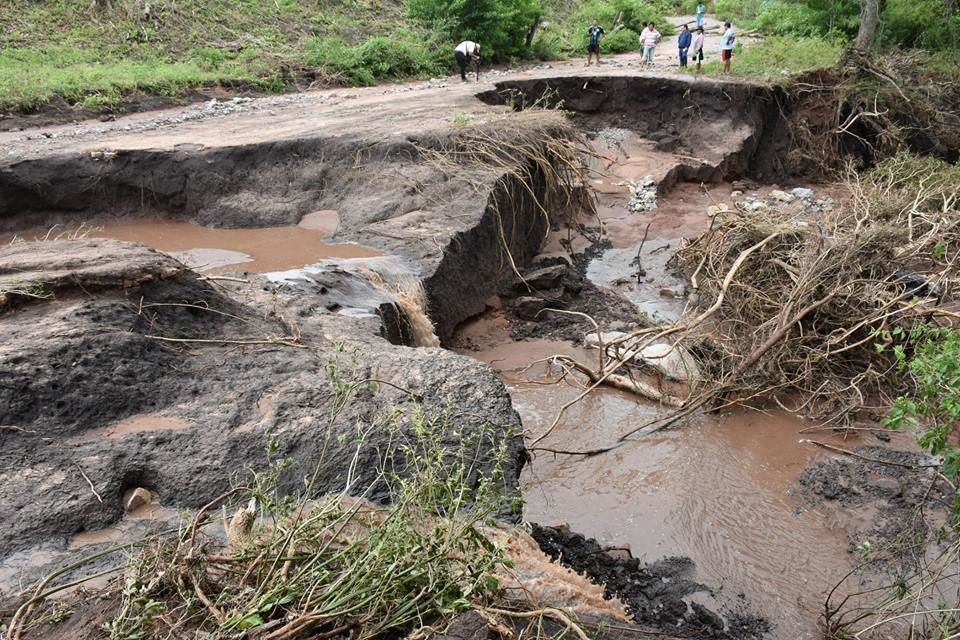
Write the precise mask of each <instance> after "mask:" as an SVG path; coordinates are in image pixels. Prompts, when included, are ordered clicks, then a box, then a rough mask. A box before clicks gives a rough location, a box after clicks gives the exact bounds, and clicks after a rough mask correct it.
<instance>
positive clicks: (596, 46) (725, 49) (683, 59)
mask: <svg viewBox="0 0 960 640" xmlns="http://www.w3.org/2000/svg"><path fill="white" fill-rule="evenodd" d="M706 15H707V7H706V5H704V4H703V2H702V1H701V2H699V3H697V9H696V13H695V18H696V21H697V26H696V28H695V29H694V30H693V31H690V28H689V27H688V26H687V24H682V25H680V35H679V36H678V37H677V47H678V48H679V58H680V67H681V68H684V67H686V66H687V63H688V61H689V59H690V58H693V61H694V62H695V63H696V65H697V71H700V65H701V64H702V63H703V58H704V55H703V45H704V40H705V34H704V30H703V24H704V21H705V19H706ZM605 34H606V32H605V31H604V30H603V27H601V26H600V23H599V22H597V21H596V20H593V21H591V22H590V27H589V28H588V29H587V66H590V64H591V63H592V62H593V59H594V57H596V59H597V64H600V42H601V41H602V40H603V36H604V35H605ZM662 37H663V36H662V34H661V33H660V32H659V31H657V25H656V24H655V23H653V22H645V23H644V24H643V31H641V32H640V47H641V48H642V49H643V60H642V61H641V63H640V64H641V65H642V66H648V65H651V64H653V53H654V50H655V49H656V48H657V44H659V42H660V39H661V38H662ZM735 40H736V33H735V32H734V30H733V26H732V25H731V24H730V23H729V22H724V23H723V35H721V36H720V60H721V61H722V62H723V73H730V62H731V61H732V60H733V44H734V42H735ZM454 57H455V58H456V60H457V66H458V67H459V68H460V79H461V80H463V81H464V82H466V81H467V68H468V67H469V66H470V64H471V63H476V64H479V62H480V45H479V44H477V43H476V42H473V41H471V40H464V41H463V42H461V43H460V44H458V45H457V47H456V49H454ZM478 69H479V67H478ZM478 76H479V71H478Z"/></svg>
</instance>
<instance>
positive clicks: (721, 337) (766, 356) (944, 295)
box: [531, 154, 960, 453]
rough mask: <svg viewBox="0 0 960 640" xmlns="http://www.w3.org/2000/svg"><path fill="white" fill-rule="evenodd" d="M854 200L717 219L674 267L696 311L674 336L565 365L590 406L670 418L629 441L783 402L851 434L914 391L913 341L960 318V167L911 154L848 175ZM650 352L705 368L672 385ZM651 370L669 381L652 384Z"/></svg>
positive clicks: (635, 336)
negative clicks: (909, 359)
mask: <svg viewBox="0 0 960 640" xmlns="http://www.w3.org/2000/svg"><path fill="white" fill-rule="evenodd" d="M847 186H848V187H849V189H850V198H849V200H848V202H846V203H845V204H844V205H843V206H841V207H839V208H837V209H835V210H833V211H830V212H828V213H825V214H820V213H818V212H801V213H798V214H794V215H789V214H785V213H783V212H780V211H777V210H769V211H766V212H748V211H745V210H739V209H737V210H728V211H721V212H720V213H718V214H717V215H716V216H715V217H714V219H713V222H712V224H711V228H710V229H709V230H708V231H707V232H706V233H705V234H703V235H702V236H700V237H699V238H697V239H696V240H694V241H693V242H691V243H689V244H686V245H685V246H683V247H682V248H681V249H680V250H679V251H678V252H677V254H676V255H675V256H674V260H675V261H676V262H677V265H678V266H679V267H680V268H681V269H682V270H683V271H684V272H685V273H686V274H687V276H688V277H689V279H690V284H691V289H692V290H693V291H694V292H695V296H697V299H698V302H697V303H696V304H693V305H691V307H692V311H690V312H689V313H687V314H686V315H685V316H684V317H683V318H681V319H680V320H679V321H678V322H677V323H675V324H670V325H662V326H656V327H646V328H642V329H638V330H636V331H633V332H631V333H629V334H626V335H621V336H617V337H616V338H615V339H613V340H611V341H607V342H606V343H604V340H603V339H602V337H601V339H600V344H599V348H600V349H599V351H600V356H599V364H598V366H597V368H594V367H593V366H590V365H588V364H586V363H579V362H575V361H573V360H572V359H571V358H568V357H562V356H558V357H557V358H556V361H557V362H558V363H559V364H561V365H564V366H565V367H567V368H568V369H576V370H578V371H580V372H581V373H584V374H586V375H587V376H588V377H589V378H590V380H591V382H592V383H593V384H592V386H591V387H590V388H589V389H587V390H586V391H584V393H583V394H581V396H580V397H583V395H585V394H586V393H589V391H590V390H591V389H593V388H595V387H596V386H598V385H601V384H607V385H611V386H615V387H618V388H621V389H625V390H628V391H632V392H634V393H637V394H638V395H641V396H644V397H647V398H651V399H654V400H657V401H659V402H661V403H662V404H664V405H666V406H670V407H673V409H672V410H671V412H669V413H668V414H667V415H665V416H658V417H656V418H655V419H653V420H651V421H650V422H648V423H644V424H641V425H638V426H636V427H634V428H633V429H632V430H630V431H629V432H627V433H625V434H622V435H621V437H620V439H621V440H625V439H628V438H630V437H635V436H637V435H645V434H649V433H652V432H654V431H656V430H658V429H662V428H664V427H665V426H668V425H670V424H672V423H674V422H675V421H677V420H678V419H680V418H683V417H685V416H687V415H690V414H692V413H693V412H695V411H696V410H698V409H700V408H701V407H703V406H712V407H713V408H717V407H723V406H727V405H729V404H731V403H754V404H757V405H763V404H766V403H769V402H775V403H778V404H779V405H780V406H781V407H783V408H785V409H787V410H790V411H793V412H797V413H804V414H806V415H810V416H814V417H816V418H818V419H820V420H823V421H824V422H825V423H828V424H832V425H834V426H836V427H841V426H844V425H848V424H849V423H851V422H852V421H854V420H856V419H857V418H862V417H866V415H867V414H869V413H870V412H871V411H877V410H883V409H886V408H888V407H889V406H890V405H891V404H892V403H893V400H894V399H895V398H896V397H897V396H899V395H905V394H907V393H909V392H910V391H912V389H910V388H909V384H910V381H909V378H908V377H907V376H904V375H902V371H901V370H900V367H899V365H898V355H902V354H904V353H909V351H910V349H912V344H911V340H912V336H914V335H918V332H914V331H912V330H913V329H914V328H915V327H920V326H937V325H941V326H942V325H947V324H951V323H953V322H954V321H955V320H956V319H957V318H960V315H958V314H957V313H955V312H953V311H951V310H949V307H950V305H949V302H950V301H951V300H953V292H954V290H955V287H956V284H957V282H958V266H960V265H958V262H960V167H957V166H955V165H949V164H946V163H944V162H941V161H939V160H935V159H932V158H921V157H918V156H914V155H909V154H901V155H898V156H895V157H893V158H891V159H889V160H887V161H884V162H882V163H880V164H879V165H878V166H876V167H875V168H874V169H873V170H871V171H870V172H869V173H867V174H866V175H861V174H858V173H857V172H855V171H853V170H852V169H851V170H850V171H849V173H848V177H847ZM597 329H598V332H597V335H602V334H600V332H599V327H597ZM654 346H663V347H665V350H669V349H671V348H672V350H673V351H674V352H676V353H677V354H678V355H679V356H681V358H682V359H686V358H687V357H688V356H694V357H695V358H696V360H697V363H696V365H695V367H694V369H695V373H696V375H695V376H693V375H690V374H689V373H688V374H687V382H688V384H687V385H685V386H680V387H679V388H678V385H669V384H664V379H665V377H666V376H664V374H663V367H662V366H659V367H658V362H657V361H652V362H651V361H650V359H649V358H647V357H645V354H646V353H648V352H649V351H650V349H651V348H652V347H654ZM662 350H664V349H662ZM662 350H661V351H662ZM659 357H660V358H662V355H661V356H659ZM651 368H653V369H655V370H656V369H658V368H659V369H660V373H659V374H657V375H654V383H651V381H650V380H651V376H650V375H649V372H650V370H651ZM688 369H689V368H688ZM657 378H659V384H658V383H657V380H656V379H657ZM579 399H580V398H577V400H579ZM577 400H575V401H574V402H576V401H577ZM571 404H573V403H570V404H568V405H567V406H565V407H564V408H563V409H561V411H560V413H559V414H558V415H557V417H556V419H555V420H554V423H553V425H551V426H550V428H548V429H547V430H546V432H545V433H543V434H542V435H540V436H539V437H538V438H537V439H535V440H534V441H533V442H532V443H531V444H532V445H536V444H537V442H539V441H540V440H542V439H543V438H545V437H546V436H547V435H548V434H549V433H550V432H551V431H552V429H553V428H554V427H555V426H556V424H557V423H558V422H559V420H560V418H561V416H562V414H563V411H564V410H565V409H566V408H567V407H569V406H570V405H571ZM603 450H609V448H607V449H603ZM578 453H596V452H595V451H591V452H578Z"/></svg>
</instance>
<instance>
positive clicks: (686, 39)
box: [677, 24, 693, 69]
mask: <svg viewBox="0 0 960 640" xmlns="http://www.w3.org/2000/svg"><path fill="white" fill-rule="evenodd" d="M692 41H693V34H692V33H690V29H688V28H687V25H685V24H683V25H680V35H679V36H677V46H678V47H679V48H680V68H681V69H683V68H685V67H686V66H687V51H688V50H689V49H690V43H691V42H692Z"/></svg>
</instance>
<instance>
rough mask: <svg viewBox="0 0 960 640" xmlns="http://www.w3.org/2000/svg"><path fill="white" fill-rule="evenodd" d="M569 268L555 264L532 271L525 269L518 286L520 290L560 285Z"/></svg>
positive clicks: (550, 287)
mask: <svg viewBox="0 0 960 640" xmlns="http://www.w3.org/2000/svg"><path fill="white" fill-rule="evenodd" d="M569 270H570V268H569V267H567V266H564V265H562V264H555V265H552V266H549V267H541V268H539V269H534V270H532V271H525V272H523V274H522V276H523V279H522V280H519V281H518V282H517V284H516V288H517V289H518V290H520V291H538V290H543V289H553V288H555V287H558V286H560V283H561V281H562V280H563V278H564V276H566V275H567V272H568V271H569Z"/></svg>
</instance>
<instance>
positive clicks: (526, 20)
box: [406, 0, 543, 59]
mask: <svg viewBox="0 0 960 640" xmlns="http://www.w3.org/2000/svg"><path fill="white" fill-rule="evenodd" d="M406 7H407V10H408V11H409V12H410V15H412V16H414V17H416V18H418V19H420V20H422V21H424V23H426V24H427V25H428V26H429V27H430V28H432V29H433V30H435V31H437V32H438V33H439V34H440V35H442V36H443V37H444V38H445V39H447V40H449V41H457V42H458V41H460V40H474V41H476V42H478V43H480V45H481V50H482V51H481V52H482V53H483V55H484V56H485V57H491V58H493V59H505V58H510V57H513V56H518V55H520V54H523V53H525V51H526V49H527V37H528V35H529V34H530V33H531V30H532V29H533V28H534V27H535V25H536V24H537V22H539V20H540V16H541V14H542V12H543V7H542V5H541V3H540V0H406Z"/></svg>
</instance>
